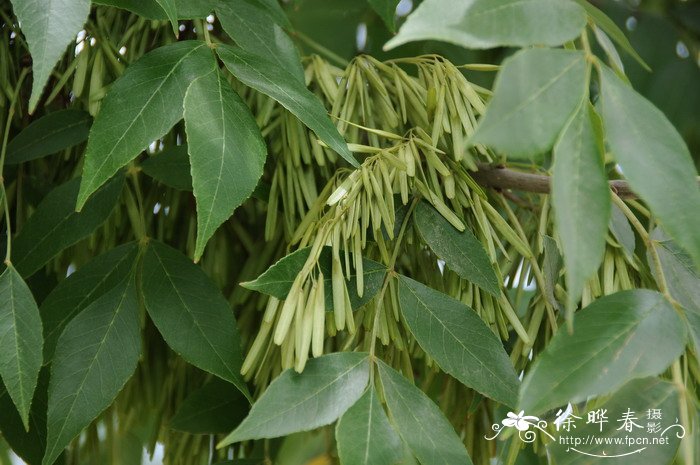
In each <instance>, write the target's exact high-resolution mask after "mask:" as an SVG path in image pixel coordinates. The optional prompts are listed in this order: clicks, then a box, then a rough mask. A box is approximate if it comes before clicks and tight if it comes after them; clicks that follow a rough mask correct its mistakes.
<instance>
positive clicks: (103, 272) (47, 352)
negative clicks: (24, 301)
mask: <svg viewBox="0 0 700 465" xmlns="http://www.w3.org/2000/svg"><path fill="white" fill-rule="evenodd" d="M137 254H138V245H137V243H136V242H130V243H128V244H124V245H120V246H119V247H116V248H114V249H112V250H110V251H108V252H105V253H104V254H102V255H100V256H99V257H97V258H94V259H93V260H91V261H90V262H88V263H87V264H85V266H82V267H80V268H78V270H77V271H76V272H75V273H73V274H71V275H70V276H68V277H67V278H66V279H64V280H63V281H61V282H60V283H59V284H58V286H56V287H55V288H54V290H53V291H51V293H50V294H49V295H48V296H47V297H46V299H44V301H43V302H42V304H41V306H40V307H39V313H40V314H41V319H42V321H43V323H44V362H45V363H46V362H49V361H51V359H52V358H53V354H54V351H55V349H56V342H57V341H58V337H59V336H60V335H61V333H62V332H63V328H65V327H66V325H67V324H68V323H69V322H70V321H71V320H72V319H73V318H74V317H75V316H76V315H77V314H79V313H80V312H81V311H83V310H84V309H85V308H86V307H87V306H88V305H90V304H91V303H93V302H94V301H95V300H97V299H98V298H99V297H101V296H102V295H104V294H106V293H107V292H108V291H110V290H112V289H113V288H114V287H116V286H117V285H118V284H120V283H122V282H123V281H125V280H126V279H128V278H129V275H130V273H131V271H132V269H133V268H134V264H135V262H136V257H137Z"/></svg>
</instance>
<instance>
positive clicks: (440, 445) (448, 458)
mask: <svg viewBox="0 0 700 465" xmlns="http://www.w3.org/2000/svg"><path fill="white" fill-rule="evenodd" d="M377 367H378V369H379V375H380V376H381V380H382V386H383V388H384V397H385V398H386V404H387V407H388V408H389V413H390V414H391V419H392V423H393V424H394V425H395V426H396V430H397V431H398V432H399V434H400V435H401V437H402V438H403V440H404V441H405V442H406V444H408V447H409V448H410V449H411V451H412V452H413V454H414V455H415V456H416V458H418V460H419V461H420V462H421V463H422V464H431V465H433V464H435V465H437V464H442V465H471V464H472V461H471V459H470V458H469V455H468V454H467V450H466V449H465V448H464V444H462V440H461V439H460V438H459V436H457V433H455V430H454V428H453V427H452V425H451V424H450V422H449V421H448V420H447V418H445V416H444V415H443V414H442V412H441V411H440V409H439V408H438V407H437V405H435V404H434V403H433V401H432V400H430V398H429V397H428V396H426V395H425V394H424V393H423V391H421V390H420V389H418V388H417V387H415V386H414V385H413V384H412V383H411V382H409V381H408V380H407V379H406V378H404V377H403V376H401V375H400V374H399V373H397V372H396V371H395V370H394V369H393V368H390V367H389V366H388V365H386V364H385V363H384V362H382V361H381V360H379V361H378V362H377Z"/></svg>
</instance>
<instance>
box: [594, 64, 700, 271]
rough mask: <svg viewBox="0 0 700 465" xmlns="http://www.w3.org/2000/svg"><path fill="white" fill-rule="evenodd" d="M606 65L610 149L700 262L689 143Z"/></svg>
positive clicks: (697, 193)
mask: <svg viewBox="0 0 700 465" xmlns="http://www.w3.org/2000/svg"><path fill="white" fill-rule="evenodd" d="M600 69H601V75H600V77H601V84H602V91H601V100H602V107H603V121H604V123H605V130H606V136H607V142H608V145H609V146H610V150H611V151H612V153H613V155H614V156H615V158H616V159H617V161H618V162H619V163H620V165H621V166H622V170H623V172H624V175H625V178H627V180H628V181H629V184H630V186H631V187H632V189H633V190H634V191H635V192H637V193H638V194H639V195H640V197H641V198H642V199H644V201H646V203H647V204H648V205H649V207H650V209H651V211H652V213H654V215H655V216H656V217H657V218H658V219H659V222H660V223H661V224H662V225H663V227H664V229H665V230H666V231H667V232H668V233H669V234H670V235H671V236H672V237H673V238H674V239H675V240H676V242H677V243H678V244H679V245H680V246H681V247H683V248H684V249H685V250H687V251H688V253H689V254H690V256H691V257H693V260H694V261H695V264H696V266H700V234H698V233H697V232H698V231H700V215H698V214H697V212H698V211H700V187H698V182H697V179H696V176H697V171H696V170H695V166H694V164H693V160H692V158H691V157H690V153H689V151H688V147H687V146H686V145H685V142H684V141H683V139H682V138H681V136H680V134H678V131H676V129H675V128H674V127H673V125H672V124H671V123H670V122H669V121H668V119H666V117H665V116H664V114H663V113H661V111H660V110H659V109H657V108H656V107H655V106H654V105H653V104H652V103H651V102H649V101H648V100H646V99H645V98H644V97H642V96H641V95H639V94H638V93H636V92H635V91H634V90H633V89H632V88H631V87H629V86H628V85H627V84H625V83H624V82H623V81H622V80H620V78H618V77H617V76H616V75H615V73H614V72H613V71H612V70H610V69H609V68H607V67H606V66H602V65H601V67H600ZM651 179H653V180H654V182H649V180H651Z"/></svg>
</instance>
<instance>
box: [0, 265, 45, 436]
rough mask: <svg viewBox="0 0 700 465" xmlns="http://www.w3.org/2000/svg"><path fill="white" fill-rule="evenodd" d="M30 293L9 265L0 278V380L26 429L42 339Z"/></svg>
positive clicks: (39, 364) (37, 374)
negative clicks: (0, 378) (0, 348)
mask: <svg viewBox="0 0 700 465" xmlns="http://www.w3.org/2000/svg"><path fill="white" fill-rule="evenodd" d="M41 331H42V327H41V317H40V316H39V309H38V308H37V306H36V302H35V301H34V296H32V291H30V290H29V287H27V285H26V284H25V282H24V280H23V279H22V277H21V276H20V275H19V273H18V272H17V270H15V268H14V267H13V266H12V265H8V266H7V268H5V271H4V272H3V273H2V275H0V347H2V350H0V377H2V381H3V383H4V384H5V388H6V389H7V392H8V393H9V394H10V397H11V398H12V401H13V402H14V404H15V406H16V407H17V411H18V412H19V414H20V416H21V418H22V423H23V424H24V428H25V429H26V430H28V429H29V409H30V407H31V404H32V398H33V397H34V389H35V388H36V383H37V379H38V378H39V370H40V369H41V363H42V359H41V350H42V346H43V344H44V339H43V338H42V335H41Z"/></svg>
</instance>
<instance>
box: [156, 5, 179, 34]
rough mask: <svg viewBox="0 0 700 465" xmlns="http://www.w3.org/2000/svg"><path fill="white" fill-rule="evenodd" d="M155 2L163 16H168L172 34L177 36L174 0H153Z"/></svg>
mask: <svg viewBox="0 0 700 465" xmlns="http://www.w3.org/2000/svg"><path fill="white" fill-rule="evenodd" d="M155 2H156V3H157V4H158V5H160V7H161V8H162V10H163V12H164V13H165V16H167V17H168V21H170V24H171V25H172V26H173V34H175V36H176V37H177V35H178V34H179V32H180V31H178V29H177V28H178V24H177V4H176V3H175V0H155Z"/></svg>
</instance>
